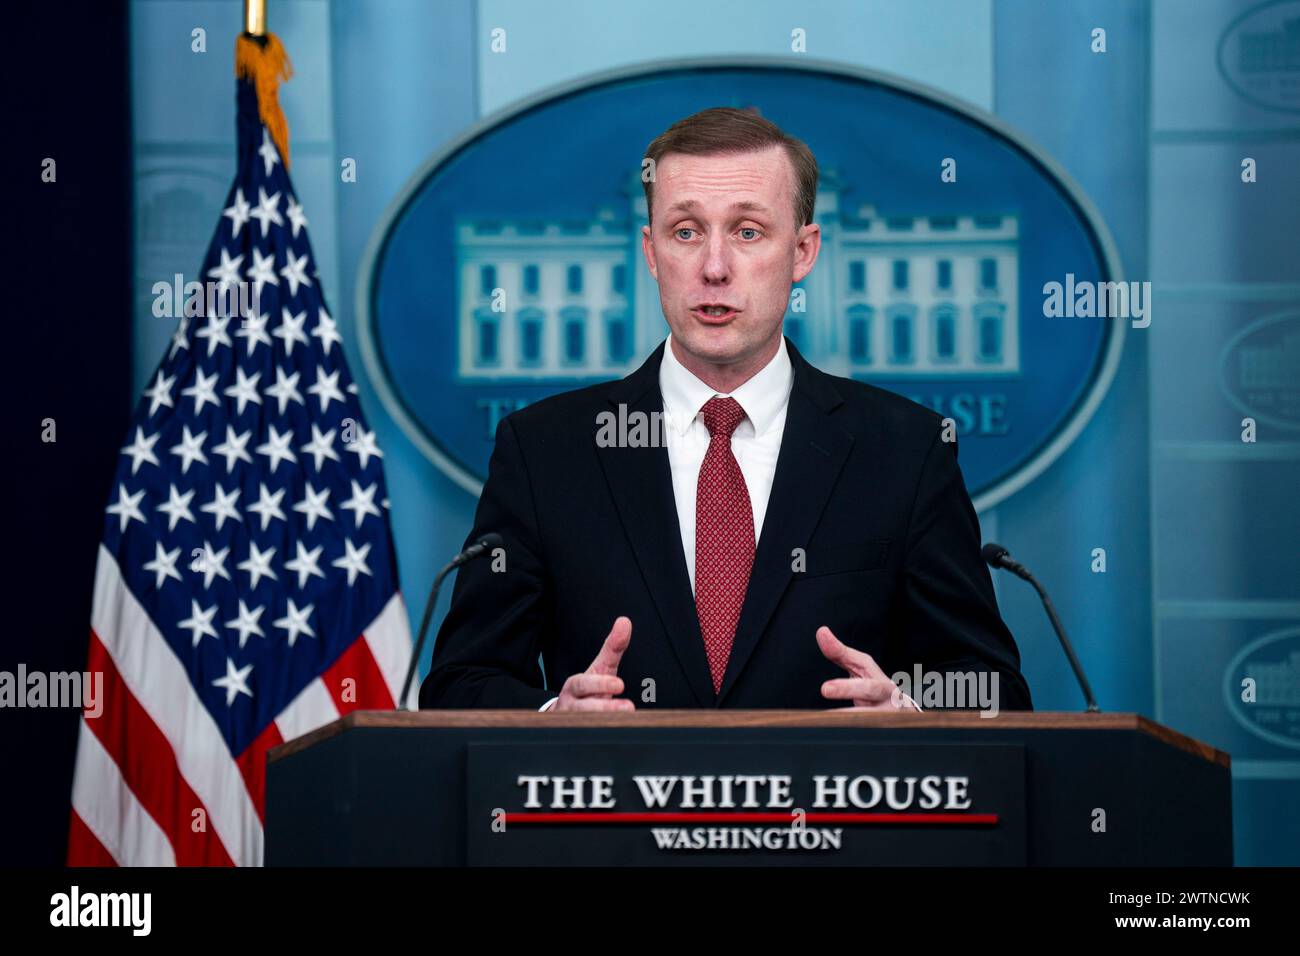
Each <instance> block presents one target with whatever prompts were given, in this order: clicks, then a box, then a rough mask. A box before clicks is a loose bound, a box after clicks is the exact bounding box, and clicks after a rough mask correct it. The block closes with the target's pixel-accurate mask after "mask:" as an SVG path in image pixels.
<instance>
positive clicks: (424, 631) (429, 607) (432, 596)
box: [397, 556, 464, 710]
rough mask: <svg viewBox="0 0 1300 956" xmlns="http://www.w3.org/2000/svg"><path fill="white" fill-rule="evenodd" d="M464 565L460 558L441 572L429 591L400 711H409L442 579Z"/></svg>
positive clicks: (401, 699)
mask: <svg viewBox="0 0 1300 956" xmlns="http://www.w3.org/2000/svg"><path fill="white" fill-rule="evenodd" d="M463 563H464V562H463V561H461V560H460V558H459V556H458V557H457V559H456V560H454V561H452V562H451V563H450V564H448V565H447V566H446V567H445V568H443V569H442V570H441V571H439V572H438V576H437V577H436V578H434V579H433V588H432V590H430V591H429V600H428V602H427V603H426V604H425V605H424V617H423V618H421V620H420V634H419V636H418V637H417V638H416V640H415V650H414V651H413V652H412V654H411V665H410V666H409V667H408V668H407V669H406V680H404V681H402V696H401V697H399V698H398V699H397V709H398V710H407V709H408V708H407V706H406V695H407V694H408V693H410V690H411V680H412V679H413V678H414V677H415V669H416V668H417V667H418V666H419V664H420V652H421V651H422V650H424V639H425V637H427V636H428V633H429V620H430V618H432V617H433V606H434V605H435V604H437V603H438V591H439V590H440V589H441V588H442V579H443V578H445V577H446V576H447V575H448V574H449V573H450V572H451V571H452V570H453V569H454V568H457V567H459V566H460V565H461V564H463ZM416 709H417V710H418V709H419V708H416Z"/></svg>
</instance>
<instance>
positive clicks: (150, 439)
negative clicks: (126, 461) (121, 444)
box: [122, 425, 161, 475]
mask: <svg viewBox="0 0 1300 956" xmlns="http://www.w3.org/2000/svg"><path fill="white" fill-rule="evenodd" d="M159 434H161V433H155V434H153V435H146V434H145V433H144V429H143V428H141V427H140V426H139V425H137V426H135V441H133V442H131V444H129V445H127V446H126V447H125V448H123V449H122V454H124V455H130V456H131V474H133V475H134V474H135V473H136V472H137V471H139V470H140V466H141V465H142V464H144V463H145V462H148V463H149V464H151V465H156V464H158V457H157V456H156V455H155V454H154V453H153V446H154V445H156V444H157V443H158V435H159Z"/></svg>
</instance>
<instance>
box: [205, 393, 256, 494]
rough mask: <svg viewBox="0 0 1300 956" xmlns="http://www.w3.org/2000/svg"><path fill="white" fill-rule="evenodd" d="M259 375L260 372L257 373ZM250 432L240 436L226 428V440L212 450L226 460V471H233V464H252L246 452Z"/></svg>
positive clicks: (231, 429) (251, 459) (250, 457)
mask: <svg viewBox="0 0 1300 956" xmlns="http://www.w3.org/2000/svg"><path fill="white" fill-rule="evenodd" d="M258 374H259V375H261V374H262V373H261V372H258ZM252 434H253V433H252V431H251V430H250V431H246V432H244V433H243V434H242V435H238V434H236V433H235V430H234V428H232V427H231V426H229V425H227V426H226V440H225V441H223V442H222V443H221V444H220V445H217V446H216V447H214V448H213V449H212V453H213V454H214V455H221V456H222V457H223V458H225V459H226V471H227V472H231V471H234V470H235V462H237V461H246V462H248V463H249V464H250V465H251V464H252V463H253V456H252V455H250V454H249V453H248V451H247V447H248V439H249V438H250V437H252Z"/></svg>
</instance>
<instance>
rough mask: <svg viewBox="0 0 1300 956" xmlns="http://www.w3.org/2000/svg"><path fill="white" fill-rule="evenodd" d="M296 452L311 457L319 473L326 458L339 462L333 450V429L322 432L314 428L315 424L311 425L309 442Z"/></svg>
mask: <svg viewBox="0 0 1300 956" xmlns="http://www.w3.org/2000/svg"><path fill="white" fill-rule="evenodd" d="M298 450H299V451H301V452H304V453H305V454H308V455H311V457H312V460H313V463H314V464H315V466H316V470H317V471H320V468H321V465H323V464H324V463H325V459H326V458H329V459H331V460H332V461H340V460H341V459H340V458H339V453H338V452H336V451H335V450H334V429H332V428H331V429H330V430H329V431H327V432H322V431H321V430H320V429H319V428H317V427H316V423H315V422H312V423H311V441H309V442H308V443H307V444H305V445H303V446H302V447H301V448H300V449H298Z"/></svg>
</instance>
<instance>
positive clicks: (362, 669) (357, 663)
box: [320, 637, 393, 717]
mask: <svg viewBox="0 0 1300 956" xmlns="http://www.w3.org/2000/svg"><path fill="white" fill-rule="evenodd" d="M320 678H321V680H322V681H324V683H325V686H326V688H328V689H329V692H330V696H331V697H333V698H334V706H336V707H337V708H338V709H339V716H340V717H343V716H346V715H347V714H350V713H351V712H352V711H354V710H392V709H393V695H392V693H391V692H390V691H389V690H388V682H387V681H386V680H384V674H383V671H381V670H380V669H379V664H378V663H376V661H375V656H374V655H373V654H372V653H371V652H370V643H369V642H368V641H367V640H366V639H365V638H364V637H360V638H357V640H355V641H353V642H352V644H351V646H350V647H348V649H347V650H346V651H344V652H343V653H342V654H340V655H339V658H338V660H336V661H335V662H334V663H333V664H332V665H331V666H330V669H329V670H327V671H326V672H325V673H324V674H321V675H320Z"/></svg>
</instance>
